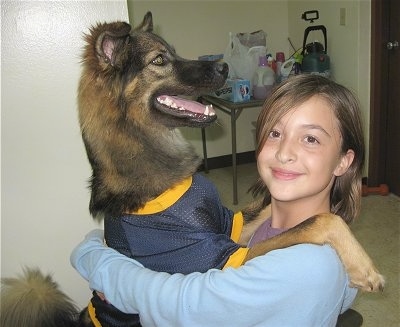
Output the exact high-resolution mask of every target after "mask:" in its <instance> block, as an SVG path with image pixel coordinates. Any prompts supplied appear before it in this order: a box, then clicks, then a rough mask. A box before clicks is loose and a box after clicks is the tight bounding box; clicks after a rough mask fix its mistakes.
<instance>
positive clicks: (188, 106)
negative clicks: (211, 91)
mask: <svg viewBox="0 0 400 327" xmlns="http://www.w3.org/2000/svg"><path fill="white" fill-rule="evenodd" d="M157 103H158V104H160V106H158V107H159V109H160V110H161V111H162V112H164V113H166V114H168V115H172V116H175V117H178V118H186V119H188V118H189V119H191V120H193V121H196V122H198V123H211V122H213V121H214V120H215V119H216V118H217V115H216V113H215V110H214V108H213V106H212V105H206V106H205V105H203V104H201V103H199V102H196V101H192V100H188V99H183V98H179V97H177V96H170V95H160V96H158V97H157Z"/></svg>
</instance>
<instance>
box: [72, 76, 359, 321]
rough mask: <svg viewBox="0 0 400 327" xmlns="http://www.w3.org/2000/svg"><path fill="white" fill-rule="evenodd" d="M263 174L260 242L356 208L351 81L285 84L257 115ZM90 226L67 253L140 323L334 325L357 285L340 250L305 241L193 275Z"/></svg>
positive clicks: (300, 79)
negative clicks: (265, 197) (138, 254)
mask: <svg viewBox="0 0 400 327" xmlns="http://www.w3.org/2000/svg"><path fill="white" fill-rule="evenodd" d="M257 141H258V147H257V149H256V155H257V166H258V171H259V174H260V180H259V181H258V183H257V185H256V187H255V188H254V190H255V193H258V192H267V194H269V197H270V203H271V217H269V218H268V219H267V220H266V222H265V223H263V225H261V227H260V228H259V229H258V230H257V231H256V232H255V234H254V235H253V236H252V238H251V240H250V245H254V244H256V243H257V242H260V241H262V240H264V239H266V238H269V237H272V236H274V235H277V234H279V233H281V232H282V231H285V230H287V229H288V228H291V227H294V226H296V225H298V224H300V223H301V222H303V221H305V220H306V219H307V218H308V217H310V216H313V215H316V214H319V213H324V212H332V213H335V214H337V215H340V216H342V217H343V219H344V220H346V221H347V222H350V221H352V220H353V219H354V217H355V216H357V215H358V213H359V210H360V197H361V171H362V165H363V160H364V143H363V133H362V128H361V119H360V112H359V106H358V102H357V100H356V99H355V97H354V96H353V95H352V93H351V92H350V91H348V90H347V89H346V88H344V87H343V86H340V85H338V84H336V83H335V82H333V81H331V80H328V79H326V78H324V77H320V76H315V75H299V76H295V77H292V78H290V79H289V80H288V81H287V82H285V83H284V84H282V85H281V86H279V88H277V89H276V90H275V92H274V93H273V94H272V95H271V96H270V98H269V99H268V100H267V101H266V103H265V105H264V108H263V110H262V112H261V113H260V116H259V119H258V122H257ZM102 242H103V235H102V231H93V232H92V233H90V234H88V236H87V237H86V240H85V241H84V242H83V243H81V245H79V246H78V247H77V248H76V249H75V250H74V252H73V254H72V256H71V261H72V264H73V265H74V266H75V268H76V269H77V270H78V271H79V272H80V273H81V274H82V276H84V277H85V278H86V279H88V280H89V281H90V287H91V288H92V289H95V290H97V291H100V292H103V293H104V294H105V296H106V298H107V300H108V301H110V302H111V303H112V304H114V305H115V306H116V307H117V308H118V309H120V310H122V311H124V312H129V313H138V312H139V314H140V317H141V323H142V325H143V326H241V327H243V326H280V327H281V326H319V327H320V326H334V325H335V324H336V321H337V317H338V315H339V314H340V313H341V312H343V311H344V310H345V309H347V308H349V307H350V305H351V303H352V302H353V300H354V298H355V295H356V290H355V289H353V288H350V287H349V284H348V278H347V275H346V273H345V271H344V269H343V266H342V264H341V262H340V260H339V258H338V257H337V255H336V253H335V251H334V250H333V249H332V248H330V247H329V246H327V245H324V246H316V245H311V244H301V245H296V246H293V247H289V248H286V249H281V250H276V251H272V252H269V253H267V254H266V255H263V256H260V257H257V258H254V259H252V260H251V261H249V262H248V263H246V265H244V266H242V267H240V268H238V269H233V268H227V269H225V270H223V271H221V270H215V269H213V270H209V271H208V272H206V273H192V274H188V275H181V274H174V275H169V274H166V273H159V272H153V271H150V270H148V269H146V268H143V267H142V266H141V265H140V264H139V263H138V262H136V261H133V260H131V259H128V258H127V257H125V256H123V255H121V254H119V253H117V252H115V251H114V250H112V249H108V248H105V247H104V246H103V243H102Z"/></svg>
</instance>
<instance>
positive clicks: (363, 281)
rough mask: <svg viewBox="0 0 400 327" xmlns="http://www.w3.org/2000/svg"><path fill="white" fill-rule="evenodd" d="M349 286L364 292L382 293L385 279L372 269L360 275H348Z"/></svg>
mask: <svg viewBox="0 0 400 327" xmlns="http://www.w3.org/2000/svg"><path fill="white" fill-rule="evenodd" d="M350 286H351V287H357V288H359V289H361V290H363V291H365V292H379V291H383V289H384V287H385V278H384V277H383V276H382V275H381V274H380V273H379V272H378V271H377V270H376V269H375V268H372V269H370V270H368V271H367V272H366V273H364V274H362V273H361V272H360V271H358V272H357V273H350Z"/></svg>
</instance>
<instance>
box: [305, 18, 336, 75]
mask: <svg viewBox="0 0 400 327" xmlns="http://www.w3.org/2000/svg"><path fill="white" fill-rule="evenodd" d="M318 30H320V31H322V33H323V35H324V43H325V47H324V46H323V45H322V44H321V43H319V42H311V43H308V44H306V43H307V36H308V34H309V33H310V31H318ZM301 54H302V56H303V61H302V63H301V72H302V73H311V74H318V75H324V76H326V77H330V65H331V62H330V58H329V56H328V55H327V39H326V28H325V26H323V25H316V26H309V27H307V28H306V30H305V31H304V39H303V50H302V52H301Z"/></svg>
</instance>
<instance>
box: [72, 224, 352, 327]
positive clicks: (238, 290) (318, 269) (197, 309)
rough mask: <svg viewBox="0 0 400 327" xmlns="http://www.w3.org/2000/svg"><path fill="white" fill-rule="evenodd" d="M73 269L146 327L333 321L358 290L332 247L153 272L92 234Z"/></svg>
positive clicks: (81, 247) (74, 256)
mask: <svg viewBox="0 0 400 327" xmlns="http://www.w3.org/2000/svg"><path fill="white" fill-rule="evenodd" d="M71 262H72V264H73V266H74V267H75V268H76V269H77V270H78V271H79V272H80V273H81V275H82V276H83V277H84V278H86V279H87V280H89V282H90V288H92V289H95V290H97V291H100V292H103V293H104V294H105V296H106V298H107V300H108V301H110V302H111V303H112V304H114V305H115V306H116V307H117V308H119V309H120V310H122V311H124V312H129V313H137V312H139V313H140V317H141V322H142V324H143V325H144V326H223V325H229V326H250V325H251V326H257V325H259V326H265V325H268V326H334V325H335V323H336V319H337V316H338V314H339V313H340V312H341V311H343V310H345V309H347V308H348V307H349V306H350V305H351V303H352V301H353V300H354V297H355V295H356V290H355V289H349V288H348V283H347V275H346V273H345V271H344V269H343V267H342V264H341V262H340V261H339V259H338V257H337V255H336V253H335V251H334V250H333V249H332V248H330V247H329V246H315V245H305V244H303V245H298V246H294V247H290V248H287V249H283V250H276V251H272V252H270V253H268V254H267V255H264V256H261V257H258V258H255V259H253V260H251V261H249V262H248V263H247V264H246V265H245V266H242V267H240V268H238V269H233V268H227V269H225V270H223V271H221V270H216V269H212V270H209V271H208V272H207V273H203V274H201V273H192V274H189V275H182V274H174V275H169V274H166V273H159V272H153V271H151V270H148V269H146V268H143V267H142V265H141V264H139V263H138V262H136V261H134V260H132V259H129V258H127V257H125V256H123V255H121V254H119V253H118V252H116V251H115V250H113V249H110V248H106V247H104V245H103V235H102V232H101V231H94V232H92V233H90V234H88V236H87V237H86V239H85V240H84V241H83V242H82V243H81V244H80V245H78V247H77V248H76V249H75V250H74V251H73V253H72V255H71Z"/></svg>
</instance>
